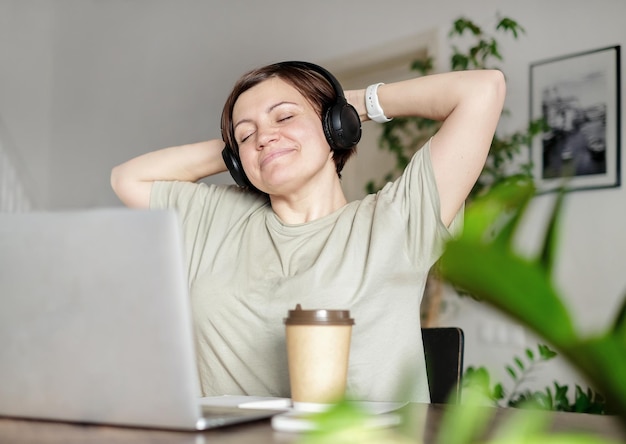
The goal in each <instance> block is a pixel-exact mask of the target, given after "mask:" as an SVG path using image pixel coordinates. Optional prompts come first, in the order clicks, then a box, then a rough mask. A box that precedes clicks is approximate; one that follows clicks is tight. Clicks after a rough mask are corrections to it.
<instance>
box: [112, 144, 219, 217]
mask: <svg viewBox="0 0 626 444" xmlns="http://www.w3.org/2000/svg"><path fill="white" fill-rule="evenodd" d="M222 148H224V142H222V141H221V140H217V139H215V140H209V141H205V142H199V143H192V144H189V145H181V146H175V147H170V148H164V149H161V150H158V151H153V152H150V153H146V154H142V155H141V156H138V157H135V158H133V159H131V160H129V161H127V162H124V163H122V164H120V165H118V166H116V167H114V168H113V170H112V171H111V186H112V187H113V191H114V192H115V194H116V195H117V197H119V198H120V200H121V201H122V202H123V203H124V204H125V205H126V206H129V207H133V208H148V207H149V205H150V192H151V190H152V184H153V183H154V182H156V181H158V180H180V181H188V182H195V181H197V180H199V179H202V178H203V177H207V176H211V175H213V174H217V173H221V172H223V171H226V165H225V164H224V160H223V159H222V154H221V153H222Z"/></svg>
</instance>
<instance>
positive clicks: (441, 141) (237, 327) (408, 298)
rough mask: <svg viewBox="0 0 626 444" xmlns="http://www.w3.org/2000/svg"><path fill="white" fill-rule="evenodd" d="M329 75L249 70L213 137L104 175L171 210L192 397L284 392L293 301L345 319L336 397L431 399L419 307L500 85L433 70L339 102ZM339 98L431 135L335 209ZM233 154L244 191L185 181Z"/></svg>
mask: <svg viewBox="0 0 626 444" xmlns="http://www.w3.org/2000/svg"><path fill="white" fill-rule="evenodd" d="M333 80H334V79H333V78H332V76H330V74H329V73H327V72H326V71H325V70H323V69H322V68H319V67H316V66H315V65H310V64H306V63H302V62H284V63H278V64H273V65H269V66H266V67H262V68H260V69H258V70H255V71H253V72H251V73H248V74H246V75H244V76H243V77H242V78H241V79H240V80H239V82H238V83H237V84H236V85H235V87H234V89H233V92H232V93H231V96H230V97H229V98H228V100H227V102H226V105H225V106H224V111H223V116H222V139H223V140H210V141H206V142H201V143H196V144H191V145H183V146H178V147H171V148H166V149H162V150H159V151H155V152H151V153H147V154H144V155H142V156H139V157H137V158H135V159H131V160H129V161H128V162H126V163H124V164H122V165H120V166H117V167H115V168H114V170H113V172H112V176H111V183H112V186H113V189H114V190H115V192H116V194H117V195H118V196H119V198H120V199H121V200H122V201H123V202H124V203H125V204H126V205H128V206H130V207H136V208H175V209H176V210H177V211H178V212H179V214H180V217H181V220H182V224H183V230H184V235H185V243H186V253H187V259H188V264H187V266H188V277H189V284H190V290H191V298H192V307H193V315H194V321H195V325H196V339H197V349H198V357H199V373H200V379H201V384H202V390H203V395H205V396H208V395H220V394H248V395H263V396H285V397H288V396H289V378H288V374H287V365H286V354H285V344H284V325H283V324H282V320H283V318H284V317H285V316H286V314H287V311H288V310H290V309H293V308H294V307H295V306H296V304H298V303H299V304H301V305H302V307H303V308H305V309H306V308H309V309H312V308H337V309H349V310H350V312H351V314H352V315H353V317H354V318H355V320H356V325H355V326H354V330H353V338H352V346H351V352H350V368H349V375H348V395H349V396H352V397H354V398H358V399H364V400H379V401H388V400H395V399H399V398H400V399H406V400H411V401H418V402H428V401H429V395H428V386H427V379H426V370H425V365H424V355H423V350H422V346H421V336H420V335H421V330H420V318H419V305H420V302H421V298H422V294H423V290H424V286H425V281H426V277H427V274H428V271H429V269H430V267H431V266H432V265H433V263H434V262H435V261H436V260H437V259H438V257H439V256H440V254H441V252H442V246H443V243H444V241H445V239H446V238H447V237H448V236H449V235H450V232H452V231H454V230H456V229H458V225H459V223H460V221H461V218H462V208H463V203H464V200H465V199H466V197H467V195H468V193H469V191H470V190H471V188H472V186H473V184H474V183H475V181H476V180H477V178H478V176H479V174H480V172H481V169H482V167H483V165H484V162H485V159H486V156H487V153H488V150H489V146H490V144H491V140H492V137H493V135H494V132H495V129H496V125H497V122H498V119H499V116H500V113H501V111H502V106H503V102H504V96H505V83H504V78H503V75H502V73H500V72H499V71H495V70H480V71H464V72H451V73H444V74H436V75H431V76H426V77H420V78H416V79H412V80H408V81H403V82H397V83H391V84H386V85H384V84H379V85H372V86H371V87H368V88H367V90H351V91H346V92H345V98H346V99H347V102H348V104H341V101H342V97H341V96H342V95H343V93H342V91H341V90H340V87H339V86H338V84H337V83H336V80H335V81H334V82H335V83H334V82H333ZM337 103H340V106H341V107H344V106H345V107H347V109H343V108H342V111H341V112H340V113H344V112H345V113H347V114H348V115H349V114H350V113H351V112H353V113H354V114H355V115H358V118H360V120H362V121H366V120H368V119H369V118H374V119H375V120H376V121H385V120H388V119H389V118H393V117H400V116H422V117H426V118H431V119H436V120H440V121H442V125H441V128H440V129H439V131H438V132H437V134H435V135H434V136H433V137H432V138H431V140H430V141H429V142H427V143H426V144H425V146H424V147H423V148H422V149H421V150H419V151H418V152H417V153H416V155H415V156H414V157H413V159H412V161H411V163H410V164H409V165H408V166H407V168H406V170H405V171H404V173H403V174H402V176H401V177H400V178H398V179H397V180H396V181H394V182H393V183H390V184H388V185H387V186H386V187H385V188H384V189H383V190H381V191H380V192H379V193H377V194H375V195H369V196H367V197H365V198H364V199H363V200H360V201H355V202H350V203H348V202H347V201H346V198H345V196H344V193H343V191H342V188H341V181H340V174H341V169H342V168H343V164H344V163H345V161H346V159H347V158H348V157H349V156H350V155H351V154H352V152H353V151H354V147H353V145H354V143H355V140H348V141H347V142H346V141H344V140H341V138H342V137H343V136H344V135H345V134H344V133H343V131H344V130H346V131H348V132H349V133H354V134H349V137H348V138H349V139H350V138H352V139H356V140H358V137H359V134H357V133H358V132H359V129H358V128H357V129H355V128H354V125H353V124H352V123H351V119H352V117H350V116H348V117H347V121H348V123H347V124H346V125H345V126H346V128H339V129H337V128H335V127H334V126H333V125H334V124H333V123H332V122H331V123H329V122H328V121H327V120H328V119H329V117H328V109H329V108H332V107H333V106H335V105H337ZM358 118H357V119H356V120H357V126H359V125H360V124H359V123H358V120H359V119H358ZM332 119H333V118H332V117H331V118H330V120H332ZM359 128H360V126H359ZM333 131H338V132H341V134H339V135H338V136H337V134H334V133H333ZM329 133H331V134H329ZM337 138H339V139H340V140H336V139H337ZM225 142H226V143H225ZM344 142H345V143H344ZM225 146H226V148H225ZM224 149H225V150H226V151H225V152H224V157H222V151H223V150H224ZM231 155H232V156H231ZM230 157H233V158H234V159H235V161H240V163H241V165H240V167H241V169H242V172H243V173H244V176H245V177H244V179H243V180H244V181H245V182H244V183H246V184H247V185H248V186H245V187H236V186H215V185H205V184H199V183H196V181H198V179H201V178H203V177H206V176H210V175H212V174H216V173H219V172H222V171H226V169H227V167H226V164H225V159H226V160H228V159H230ZM234 175H235V174H234ZM407 378H408V380H407ZM407 382H409V384H408V386H409V387H410V389H409V390H408V391H407V390H406V386H407ZM400 387H402V388H403V389H405V390H404V391H403V392H402V393H400V392H399V388H400Z"/></svg>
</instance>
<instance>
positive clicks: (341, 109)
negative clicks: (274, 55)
mask: <svg viewBox="0 0 626 444" xmlns="http://www.w3.org/2000/svg"><path fill="white" fill-rule="evenodd" d="M277 66H279V67H283V66H285V67H289V66H291V67H296V68H306V69H310V70H312V71H315V72H317V73H318V74H320V75H322V76H323V77H324V78H325V79H326V80H327V81H328V83H330V84H331V85H332V87H333V90H334V91H335V94H336V96H337V98H336V99H335V102H334V103H332V104H331V105H330V106H329V107H328V108H327V109H325V110H322V127H323V129H324V135H325V136H326V140H327V141H328V144H329V145H330V147H331V149H333V150H348V149H351V148H353V147H354V146H355V145H356V144H357V143H358V142H359V140H360V139H361V119H360V118H359V113H357V111H356V109H354V107H353V106H352V105H350V104H349V103H348V101H347V100H346V98H345V96H344V94H343V89H342V88H341V85H340V84H339V81H338V80H337V79H336V78H335V76H333V75H332V74H331V73H330V72H329V71H327V70H326V69H324V68H322V67H321V66H319V65H316V64H314V63H310V62H300V61H289V62H280V63H277ZM222 158H223V159H224V163H226V166H227V167H228V171H230V175H231V176H232V177H233V179H234V180H235V182H236V183H237V185H239V186H241V187H250V188H254V186H253V185H252V184H251V183H250V181H249V180H248V177H247V176H246V173H245V172H244V170H243V166H242V165H241V160H240V159H239V153H238V152H236V150H235V149H234V148H231V147H230V146H228V145H226V146H225V147H224V149H223V150H222Z"/></svg>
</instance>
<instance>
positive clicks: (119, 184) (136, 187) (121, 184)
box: [110, 164, 152, 208]
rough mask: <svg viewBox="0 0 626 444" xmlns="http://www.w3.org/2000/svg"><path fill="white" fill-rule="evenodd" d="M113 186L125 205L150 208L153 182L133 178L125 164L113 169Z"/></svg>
mask: <svg viewBox="0 0 626 444" xmlns="http://www.w3.org/2000/svg"><path fill="white" fill-rule="evenodd" d="M110 182H111V188H112V189H113V192H114V193H115V195H116V196H117V197H118V198H119V199H120V201H122V203H123V204H124V205H126V206H127V207H131V208H148V207H149V206H150V191H151V188H152V182H143V181H140V180H138V179H133V178H132V177H130V176H129V175H128V173H127V171H125V168H124V164H122V165H118V166H115V167H113V169H112V170H111V177H110Z"/></svg>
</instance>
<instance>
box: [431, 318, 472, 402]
mask: <svg viewBox="0 0 626 444" xmlns="http://www.w3.org/2000/svg"><path fill="white" fill-rule="evenodd" d="M422 341H423V343H424V355H425V357H426V372H427V373H428V387H429V391H430V401H431V402H432V403H433V404H444V403H454V404H456V403H459V402H460V401H461V378H462V376H463V352H464V336H463V330H461V329H460V328H458V327H433V328H422Z"/></svg>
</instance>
